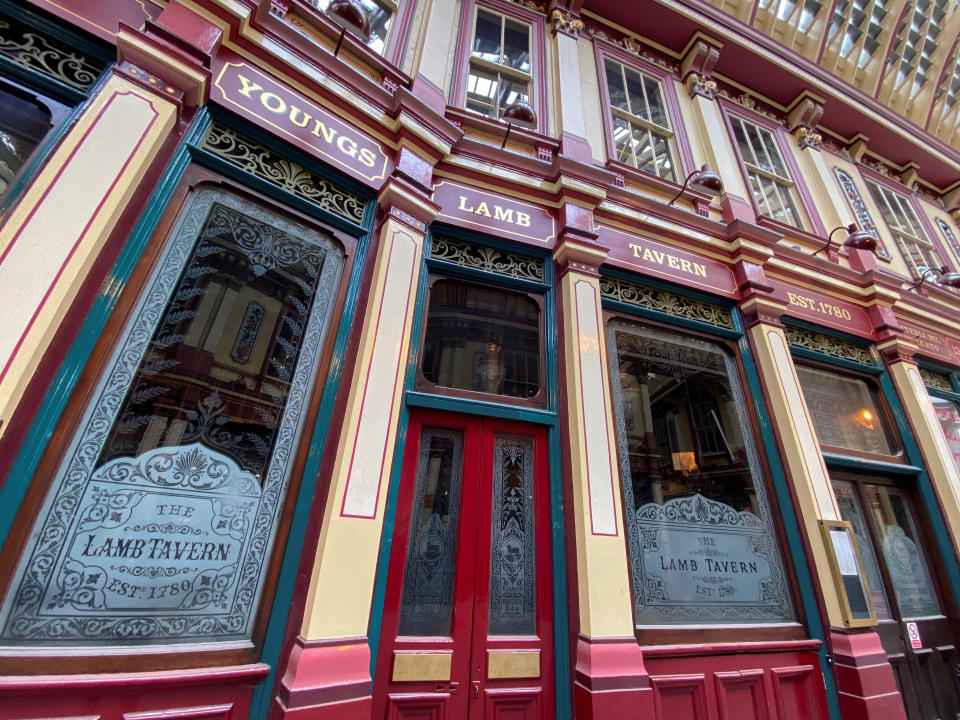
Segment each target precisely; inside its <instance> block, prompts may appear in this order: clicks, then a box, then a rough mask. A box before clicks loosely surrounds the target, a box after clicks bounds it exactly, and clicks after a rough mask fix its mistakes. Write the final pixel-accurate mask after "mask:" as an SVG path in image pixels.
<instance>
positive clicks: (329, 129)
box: [213, 62, 388, 182]
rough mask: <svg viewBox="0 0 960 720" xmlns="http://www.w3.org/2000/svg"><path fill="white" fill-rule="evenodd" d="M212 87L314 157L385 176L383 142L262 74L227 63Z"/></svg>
mask: <svg viewBox="0 0 960 720" xmlns="http://www.w3.org/2000/svg"><path fill="white" fill-rule="evenodd" d="M213 84H214V87H216V88H217V90H219V91H220V95H221V97H222V100H223V102H224V103H225V104H227V105H229V106H230V107H231V108H233V109H235V110H237V111H238V112H240V114H242V115H244V116H246V117H248V118H251V119H253V120H254V121H255V122H256V123H257V124H258V125H267V126H269V127H270V128H271V130H272V131H273V132H276V133H278V134H280V135H282V136H284V137H286V138H287V139H289V140H293V141H294V142H295V143H296V144H297V145H299V146H301V147H304V148H306V150H307V152H309V153H310V154H311V155H316V156H320V157H322V158H323V159H324V160H326V161H328V162H330V163H332V164H334V165H335V166H337V167H338V168H339V169H341V170H345V171H346V172H348V173H349V174H351V175H353V176H355V177H360V178H362V179H364V180H367V181H370V182H373V181H376V180H382V179H384V178H385V177H386V175H387V164H388V158H387V154H386V153H385V152H384V150H383V148H382V147H381V146H380V144H379V143H377V142H375V141H374V140H373V139H372V138H370V137H368V136H366V135H364V134H363V133H361V132H359V131H358V130H356V128H353V127H352V126H350V125H348V124H346V123H344V122H343V121H342V120H340V119H339V118H337V117H336V116H334V115H333V114H332V113H330V111H329V110H326V109H324V108H322V107H320V106H319V105H317V104H316V103H313V102H311V101H309V100H307V99H306V98H305V97H304V96H303V95H300V94H299V93H296V92H293V91H292V90H290V89H289V88H287V87H285V86H283V85H281V84H279V83H278V82H276V81H275V80H273V79H271V78H270V77H268V76H267V75H264V74H263V73H262V72H260V71H259V70H256V69H255V68H252V67H250V66H249V65H246V64H244V63H229V62H228V63H227V64H226V65H224V67H223V69H222V70H221V71H220V74H219V75H218V76H217V79H216V80H215V81H214V83H213Z"/></svg>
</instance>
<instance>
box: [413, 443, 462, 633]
mask: <svg viewBox="0 0 960 720" xmlns="http://www.w3.org/2000/svg"><path fill="white" fill-rule="evenodd" d="M462 477H463V433H462V432H459V431H455V430H442V429H438V428H424V430H423V434H422V436H421V439H420V457H419V460H418V462H417V487H416V489H415V491H414V496H413V498H414V499H413V512H412V513H411V519H410V537H409V538H408V539H407V565H406V569H405V570H404V575H403V602H402V604H401V608H400V625H399V631H398V632H399V634H400V635H431V636H445V635H449V634H450V611H451V609H452V608H453V581H454V562H455V560H456V555H457V526H458V524H459V519H460V483H461V478H462Z"/></svg>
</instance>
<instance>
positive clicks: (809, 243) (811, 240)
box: [757, 215, 892, 263]
mask: <svg viewBox="0 0 960 720" xmlns="http://www.w3.org/2000/svg"><path fill="white" fill-rule="evenodd" d="M757 225H759V226H760V227H763V228H766V229H767V230H773V231H774V232H777V233H780V235H782V236H783V239H784V240H787V241H790V240H798V241H800V242H801V243H803V246H801V247H799V248H798V249H799V250H800V252H802V253H804V254H810V253H813V252H815V251H817V250H820V249H821V248H823V247H825V246H826V244H827V238H825V237H820V236H819V235H817V234H815V233H812V232H809V231H808V230H804V229H802V228H798V227H794V226H793V225H790V224H788V223H785V222H780V221H779V220H774V219H773V218H772V217H769V216H768V215H758V216H757ZM844 240H846V238H845V237H843V238H838V237H835V238H834V241H833V244H832V246H831V248H830V250H828V251H826V252H824V253H822V255H823V257H829V260H830V261H831V262H837V260H838V258H840V257H846V256H847V252H846V251H845V250H841V249H842V248H843V241H844ZM884 253H885V254H881V253H880V249H879V245H878V252H877V253H875V254H876V256H877V259H878V260H882V261H883V262H887V263H889V262H890V261H891V259H892V258H891V257H890V254H889V253H886V252H885V251H884Z"/></svg>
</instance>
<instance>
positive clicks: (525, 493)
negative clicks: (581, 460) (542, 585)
mask: <svg viewBox="0 0 960 720" xmlns="http://www.w3.org/2000/svg"><path fill="white" fill-rule="evenodd" d="M533 523H534V518H533V439H532V438H529V437H524V436H522V435H497V436H496V437H495V439H494V442H493V528H492V538H493V539H492V542H491V548H490V625H489V628H488V634H490V635H534V634H536V632H537V621H536V593H535V590H536V585H535V582H536V553H535V548H534V543H533V538H534V528H533Z"/></svg>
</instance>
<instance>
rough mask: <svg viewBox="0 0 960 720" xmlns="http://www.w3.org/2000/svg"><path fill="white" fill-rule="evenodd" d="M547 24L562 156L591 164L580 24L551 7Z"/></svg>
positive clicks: (568, 14)
mask: <svg viewBox="0 0 960 720" xmlns="http://www.w3.org/2000/svg"><path fill="white" fill-rule="evenodd" d="M550 24H551V28H552V34H553V37H554V42H555V62H556V66H555V68H554V72H555V77H556V78H557V87H558V89H559V98H558V100H559V102H558V104H557V109H558V113H557V115H558V116H559V123H558V125H559V127H557V128H556V129H557V131H558V133H557V134H558V135H559V136H560V148H561V150H560V151H561V152H562V153H563V154H564V155H566V156H567V157H569V158H572V159H574V160H579V161H581V162H586V163H589V162H591V161H592V152H591V150H590V144H589V143H588V142H587V129H586V120H585V118H584V114H583V112H584V111H583V91H582V86H581V75H580V56H579V52H578V49H577V43H578V42H579V38H580V36H581V35H582V33H583V27H584V26H583V21H582V20H581V19H580V17H579V16H578V15H576V14H574V13H571V12H570V11H568V10H565V9H563V8H560V7H554V8H553V10H552V11H551V12H550Z"/></svg>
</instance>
